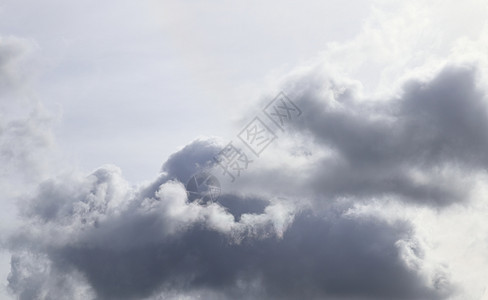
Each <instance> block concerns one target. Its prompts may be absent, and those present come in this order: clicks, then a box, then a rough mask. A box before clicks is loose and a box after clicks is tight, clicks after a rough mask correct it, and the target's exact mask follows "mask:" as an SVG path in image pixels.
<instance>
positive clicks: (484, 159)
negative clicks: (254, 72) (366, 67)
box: [0, 15, 488, 300]
mask: <svg viewBox="0 0 488 300" xmlns="http://www.w3.org/2000/svg"><path fill="white" fill-rule="evenodd" d="M409 16H411V15H409ZM414 19H415V18H414ZM387 23H388V22H387ZM400 23H401V22H400ZM383 25H385V26H386V25H388V24H383ZM422 26H426V25H422ZM422 26H421V27H422ZM386 27H388V26H386ZM406 27H408V26H407V25H405V24H403V23H401V26H400V29H401V28H406ZM406 29H407V28H406ZM382 30H384V28H383V29H382ZM392 32H393V33H395V30H392V31H391V32H390V31H388V32H386V33H385V34H386V36H387V37H388V38H387V39H386V40H388V39H389V38H392V39H393V38H394V36H395V34H392ZM402 32H403V31H402ZM404 33H405V34H407V35H408V34H409V32H408V31H405V32H404ZM374 36H376V32H375V30H372V29H371V28H369V29H368V28H367V30H366V34H365V35H363V36H360V38H359V39H357V40H355V41H354V42H352V43H351V44H350V45H345V46H344V47H336V48H334V45H332V48H333V49H332V51H330V52H329V56H327V58H330V57H332V56H330V55H332V54H338V53H339V54H340V53H341V52H344V51H345V52H347V51H350V50H347V49H349V48H352V49H353V50H354V51H356V50H357V51H358V52H359V53H360V52H361V49H363V47H364V46H365V45H366V44H367V41H368V40H369V38H370V37H374ZM0 42H3V44H0V79H1V80H2V81H3V83H1V84H0V87H9V88H11V87H12V86H14V85H15V84H16V83H15V82H17V81H18V79H19V78H20V77H21V76H20V75H19V74H20V73H16V72H17V70H18V69H19V67H18V66H16V64H17V62H18V59H17V57H19V55H20V56H22V53H23V51H24V50H22V49H24V48H23V47H24V46H25V45H26V44H25V43H24V42H19V40H15V39H7V40H6V39H4V40H0ZM384 42H385V38H381V37H380V38H378V40H375V43H374V44H373V46H372V47H371V46H370V47H371V49H374V50H375V49H377V48H381V49H382V50H383V51H384V52H381V53H383V54H385V55H383V54H380V55H379V56H380V57H377V59H379V60H380V61H381V62H384V61H383V60H382V58H383V57H382V55H383V56H391V57H388V59H385V61H386V62H388V61H390V60H391V59H393V58H395V57H397V56H398V55H399V54H398V53H397V54H395V53H391V52H389V51H386V50H385V49H384V48H385V47H383V46H382V44H383V43H384ZM376 43H377V44H376ZM393 43H394V42H393ZM335 46H337V45H335ZM355 47H357V49H356V48H355ZM400 48H401V47H400ZM344 49H346V50H344ZM358 49H359V50H358ZM393 50H395V49H393ZM393 50H392V51H393ZM334 51H337V52H334ZM354 51H352V52H354ZM399 51H400V52H399V53H400V54H404V53H408V52H409V49H408V48H406V49H403V48H401V49H400V50H399ZM393 52H394V51H393ZM15 53H17V54H18V55H17V54H15ZM331 53H332V54H331ZM386 54H388V55H386ZM390 54H391V55H390ZM361 59H364V57H361ZM410 63H412V60H411V59H409V60H407V62H405V61H404V62H403V63H402V62H399V63H398V65H397V66H396V67H395V68H393V69H389V70H387V72H386V74H395V75H398V73H397V69H401V68H403V67H405V66H407V65H409V64H410ZM353 64H355V63H353ZM441 65H442V67H439V68H437V69H435V70H432V69H431V70H429V72H426V74H421V75H419V74H415V75H412V74H409V76H406V77H405V78H403V79H402V80H400V81H399V80H397V77H396V76H394V77H395V78H394V79H392V81H395V82H396V83H395V86H394V87H392V90H393V92H391V93H389V94H387V95H383V94H381V95H380V94H377V95H373V94H363V93H362V89H361V85H360V84H358V82H355V81H353V80H350V79H344V78H341V77H340V76H339V75H336V74H335V73H334V72H324V71H323V64H322V63H321V64H319V66H314V67H313V68H310V69H307V70H306V71H303V70H302V69H300V70H299V71H297V72H296V73H292V74H291V75H289V76H288V77H287V78H286V80H285V81H284V83H283V85H282V87H283V89H284V90H285V92H286V93H287V94H288V95H289V96H290V98H292V99H293V101H295V103H296V104H297V105H298V106H299V107H300V109H301V110H302V115H303V117H302V118H300V119H298V120H296V122H295V123H293V124H291V126H290V127H289V128H287V132H286V133H285V134H283V135H281V136H280V137H279V138H278V139H277V142H276V143H275V144H274V145H272V146H270V147H269V148H268V149H267V151H266V153H264V154H263V155H262V156H261V157H260V160H259V163H258V164H253V165H252V166H251V167H250V168H249V170H246V174H243V176H242V177H240V178H238V182H236V183H235V184H234V185H228V186H226V187H225V188H224V189H223V190H222V195H221V196H220V197H219V198H218V199H217V200H216V201H209V202H203V201H198V200H196V201H190V200H193V199H189V198H188V195H187V191H186V190H185V183H186V182H187V181H188V179H189V178H190V177H191V176H192V175H193V174H195V173H197V172H199V171H202V170H206V171H209V170H210V171H211V170H214V171H215V170H217V169H212V168H213V167H214V162H213V156H214V155H215V154H217V153H218V152H219V151H220V150H221V149H222V147H223V146H224V145H225V143H224V142H222V140H220V139H217V138H203V137H202V138H199V139H197V140H195V141H193V142H191V143H189V144H188V145H186V146H185V147H183V148H181V149H180V150H179V151H177V152H176V153H174V154H173V155H171V156H170V157H169V158H168V160H167V161H166V162H164V164H163V166H162V168H161V172H160V174H159V175H158V176H157V177H156V178H154V179H153V180H152V181H150V182H146V183H143V184H140V185H136V186H134V185H132V184H131V183H129V182H128V181H127V180H126V179H124V177H123V175H122V172H121V170H120V169H119V168H118V167H116V166H112V165H104V166H102V167H100V168H98V169H96V170H95V171H93V172H91V173H89V174H86V173H83V172H68V173H65V174H62V175H58V176H51V177H50V178H47V179H45V180H42V182H41V183H39V184H38V185H36V190H35V192H33V193H25V194H23V196H22V197H19V198H20V199H19V201H18V207H19V212H20V221H21V226H19V227H18V228H16V229H15V230H12V231H10V232H5V233H3V232H2V233H3V234H2V235H3V236H4V237H2V239H1V243H2V247H3V248H5V249H8V250H9V251H10V252H11V253H12V256H11V261H10V275H9V277H8V288H9V290H10V292H11V293H12V295H13V296H14V297H17V298H19V299H181V298H188V299H194V298H200V299H346V300H366V299H450V298H453V299H454V298H455V297H456V296H459V295H460V296H459V297H461V298H462V297H464V298H466V297H469V296H471V295H473V294H476V293H471V294H470V293H466V291H465V290H463V289H466V287H469V285H467V284H466V282H467V281H469V279H470V278H468V279H466V278H460V276H459V275H458V274H456V273H457V272H456V271H458V270H463V271H465V272H466V268H467V267H465V269H462V268H461V267H459V265H460V263H459V262H456V261H455V260H453V259H452V256H453V255H451V256H449V255H446V254H445V252H446V251H445V247H446V246H445V245H446V244H447V245H452V244H454V243H456V244H458V243H457V241H459V240H460V238H459V237H460V236H462V235H463V234H465V233H466V232H470V233H471V232H472V231H473V229H472V228H478V225H479V224H481V223H483V222H481V221H479V220H481V219H482V218H484V215H483V213H484V212H485V211H488V209H487V208H486V205H485V206H483V205H481V204H480V202H479V201H480V199H483V198H484V195H486V191H484V190H483V188H480V185H481V186H483V185H482V184H480V180H479V179H480V178H481V179H483V176H486V174H485V173H486V167H487V164H488V156H487V154H486V151H485V150H486V148H487V146H488V139H487V137H486V134H485V131H486V128H487V127H488V126H487V125H488V114H487V103H488V102H487V100H488V99H487V96H486V89H485V88H484V87H483V84H482V83H481V80H480V78H482V76H483V74H482V71H481V70H480V69H477V68H476V66H478V64H476V63H471V64H467V63H455V64H454V63H453V64H450V63H447V64H441ZM19 76H20V77H19ZM399 77H401V76H399ZM399 77H398V78H399ZM381 80H385V79H384V78H383V79H381ZM381 80H380V81H381ZM386 81H389V79H388V80H386ZM6 89H7V88H6ZM2 95H3V94H2ZM2 97H3V96H2ZM2 99H4V98H2ZM48 119H49V118H47V117H45V116H44V115H42V114H40V113H39V110H35V111H33V112H31V113H30V114H28V116H24V118H14V119H12V120H9V121H7V122H6V121H3V120H0V155H1V157H2V158H3V159H4V160H5V161H6V162H8V163H7V167H8V166H11V165H16V167H15V168H16V169H18V170H25V169H29V168H31V167H35V166H36V164H37V163H40V162H41V161H42V160H43V159H41V158H40V157H39V156H37V154H36V153H37V152H36V151H37V150H36V149H37V148H43V147H46V146H47V145H49V143H50V139H49V137H50V135H49V129H47V128H46V127H48V122H49V121H48ZM299 143H302V144H301V145H298V144H299ZM9 164H10V165H9ZM219 171H220V170H219ZM9 172H10V171H9ZM19 172H20V171H19ZM216 172H217V171H216ZM215 174H217V173H215ZM219 174H220V175H219V176H220V177H219V178H221V179H226V178H225V175H222V173H221V172H219ZM473 198H476V199H477V201H478V202H476V205H477V206H476V209H477V210H479V211H478V212H477V214H475V213H474V212H473V211H471V210H470V209H469V208H467V209H465V210H466V212H465V213H463V217H459V212H460V211H462V209H460V207H463V205H465V206H468V207H469V205H472V203H473V202H472V201H473ZM446 211H447V213H446ZM426 216H427V217H426ZM445 216H447V217H448V218H449V219H450V218H456V220H457V222H459V223H462V222H466V220H467V219H469V218H470V217H472V216H476V220H472V223H469V222H467V223H466V224H469V226H468V225H463V226H458V227H459V228H462V230H461V229H459V231H458V232H456V239H455V241H453V239H450V237H446V233H445V232H443V230H446V228H451V229H452V225H450V226H451V227H449V226H447V225H446V224H447V223H448V221H450V220H447V219H446V218H447V217H445ZM425 219H428V220H425ZM436 222H438V223H439V224H441V225H439V224H436ZM485 223H486V222H485ZM425 224H428V225H429V226H427V227H428V228H423V227H422V226H423V225H425ZM484 227H486V226H484ZM484 227H483V230H484V231H482V232H480V233H479V234H477V235H475V236H474V237H473V238H472V239H471V241H472V243H471V244H470V245H468V246H465V247H464V248H463V246H459V245H457V247H458V248H459V249H458V250H456V251H457V252H456V253H455V254H456V255H457V256H461V254H459V253H461V252H462V251H463V250H466V249H468V250H470V252H469V253H475V254H477V255H478V256H480V254H479V253H484V252H483V251H482V250H484V249H488V248H487V247H484V248H483V247H481V248H476V247H477V245H479V244H480V243H481V244H483V243H484V244H486V242H484V241H485V240H486V239H485V235H484V233H486V232H488V230H486V228H484ZM429 231H432V232H434V233H435V234H432V232H429ZM446 240H447V241H448V242H446ZM443 247H444V248H443ZM470 247H472V248H470ZM473 249H475V250H473ZM480 249H481V250H480ZM434 254H439V256H438V257H433V256H434ZM478 262H479V261H476V263H478ZM482 263H483V262H481V263H480V264H482ZM486 264H487V265H488V263H486ZM466 265H467V266H473V265H476V264H474V263H473V262H470V263H468V264H466ZM468 269H469V268H468ZM476 274H484V273H482V272H477V273H476ZM477 284H478V285H479V283H477ZM466 295H469V296H466Z"/></svg>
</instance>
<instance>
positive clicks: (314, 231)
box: [8, 141, 451, 299]
mask: <svg viewBox="0 0 488 300" xmlns="http://www.w3.org/2000/svg"><path fill="white" fill-rule="evenodd" d="M210 144H212V142H211V141H207V142H203V141H197V142H194V143H193V144H192V146H191V147H188V148H184V149H182V150H181V152H180V153H179V154H178V153H177V154H175V155H173V156H172V157H171V158H170V159H169V160H168V162H167V163H166V164H165V170H167V171H168V174H173V173H172V171H171V170H173V169H172V167H168V166H174V165H177V163H178V162H179V163H185V164H187V165H188V166H195V165H196V164H195V160H194V159H195V158H197V159H198V160H197V161H204V162H205V161H207V156H208V155H210V154H211V152H212V151H209V148H212V147H208V145H210ZM200 147H201V148H202V154H198V153H199V151H198V149H199V148H200ZM188 149H192V151H190V152H187V150H188ZM182 153H183V154H182ZM184 153H190V154H189V155H188V157H187V156H186V155H185V154H184ZM173 159H176V160H175V161H172V160H173ZM200 159H201V160H200ZM185 170H186V171H187V173H188V174H190V173H192V172H193V170H192V169H191V167H188V168H187V169H185ZM168 174H165V175H162V176H161V177H159V178H157V179H156V180H155V181H154V182H153V183H149V184H147V185H146V186H144V187H141V188H137V189H134V187H130V186H128V185H127V182H125V181H124V180H123V179H122V177H121V174H120V170H118V169H117V168H115V167H110V166H106V167H103V168H101V169H99V170H97V171H95V172H94V173H92V174H91V175H89V176H87V177H76V176H73V178H66V177H64V178H59V179H56V180H54V179H53V180H50V181H47V182H46V183H44V184H42V185H41V186H40V187H39V191H38V194H37V196H36V197H34V198H32V199H28V200H26V202H25V203H24V204H23V207H24V208H25V209H24V210H23V215H24V217H25V218H26V224H30V225H29V226H27V227H24V229H23V230H20V231H19V232H17V233H16V234H14V235H13V236H11V238H10V239H9V241H8V245H9V247H10V248H11V249H12V251H14V252H16V253H19V252H21V251H24V252H27V253H30V255H31V256H29V257H27V258H25V257H22V256H20V257H19V256H15V255H14V256H13V258H12V266H13V268H12V272H11V276H10V281H9V284H10V285H9V286H10V288H11V290H12V291H13V292H15V293H16V295H30V296H32V297H39V296H40V295H46V294H53V295H55V292H56V290H57V289H61V288H63V289H64V290H65V291H66V293H67V294H69V295H71V297H72V298H75V299H76V298H78V299H81V298H82V297H81V296H77V295H79V294H80V293H81V292H80V290H81V291H82V292H84V294H83V293H82V294H83V295H91V294H90V293H94V295H95V296H93V295H92V296H90V297H89V296H85V297H88V298H96V299H142V298H147V297H157V295H167V294H172V293H173V294H174V293H175V292H176V293H178V291H179V292H180V293H182V292H183V291H184V292H191V293H194V294H195V295H198V294H202V295H213V296H212V297H214V296H218V297H221V298H222V299H229V298H232V299H297V298H304V297H305V298H307V299H323V298H336V299H392V298H395V299H419V298H422V299H441V298H442V297H443V296H444V295H446V294H448V293H449V292H450V289H451V286H450V284H449V283H448V280H446V282H447V283H446V284H445V286H437V287H436V286H434V285H433V284H432V283H431V282H427V281H425V280H424V279H423V278H422V277H420V276H419V275H418V274H417V273H416V271H415V270H412V269H410V268H409V267H407V265H406V264H405V263H404V262H403V260H402V258H401V251H400V248H399V246H398V242H399V241H408V240H410V239H413V238H414V232H413V231H412V229H411V228H410V226H409V224H408V223H406V222H403V223H396V224H387V223H385V222H382V221H379V220H376V219H374V218H367V217H353V216H349V217H346V216H344V215H343V212H344V211H345V210H347V207H342V208H341V207H339V206H333V207H332V208H329V209H327V210H314V211H313V212H312V211H311V210H308V209H307V210H302V211H301V212H299V211H292V213H293V214H294V218H293V219H292V221H291V223H289V225H288V226H286V228H285V230H284V231H283V232H282V235H279V234H278V233H277V232H278V230H277V226H279V225H277V224H278V223H279V221H280V220H282V218H283V216H284V215H286V214H288V213H286V212H285V214H282V213H281V211H282V210H283V209H282V208H280V207H279V206H278V207H276V206H273V205H276V200H273V199H260V198H252V197H249V198H243V197H242V196H237V195H232V194H224V195H223V196H222V197H221V199H220V200H219V201H220V203H221V204H222V205H225V206H228V208H227V211H229V212H226V211H225V208H224V207H221V206H219V205H217V204H209V205H205V206H201V205H199V204H197V203H187V202H186V203H185V202H184V199H183V200H182V198H181V196H182V194H181V192H184V191H183V187H182V185H181V184H180V183H177V182H174V181H171V180H169V181H168V178H171V177H172V176H171V175H168ZM164 178H166V179H164ZM156 185H159V187H158V189H157V190H154V187H155V186H156ZM151 191H152V192H151ZM151 193H152V194H151ZM183 196H184V194H183ZM278 205H279V203H278ZM273 209H274V210H273ZM276 213H278V214H276ZM263 220H264V221H263ZM276 222H278V223H276ZM414 250H415V251H413V252H414V253H421V252H422V251H421V250H422V249H421V248H418V249H414ZM32 257H41V258H42V259H41V260H40V261H41V262H42V261H44V263H47V264H48V265H49V268H47V269H46V270H40V271H38V272H31V276H29V277H25V278H24V277H22V276H20V275H19V274H23V272H28V271H29V270H28V268H30V267H29V266H31V265H32V263H29V261H32V259H33V258H32ZM416 258H417V259H419V260H422V257H421V255H419V256H418V257H416ZM39 259H40V258H39ZM34 261H35V259H34ZM46 272H48V273H49V274H47V273H46ZM63 274H65V275H69V276H73V278H80V279H79V281H80V282H81V283H80V285H79V287H78V289H77V290H76V291H75V290H74V289H73V287H71V283H66V286H65V284H64V283H63V282H56V283H53V282H50V281H49V282H48V279H47V278H61V277H62V276H63ZM76 276H78V277H76ZM80 276H81V277H80ZM434 278H435V279H436V280H438V279H439V278H441V279H443V278H444V274H442V273H438V274H437V275H436V276H434ZM29 282H34V283H36V285H31V284H28V283H29ZM35 287H37V288H35ZM25 297H29V296H25Z"/></svg>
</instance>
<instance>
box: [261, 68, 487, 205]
mask: <svg viewBox="0 0 488 300" xmlns="http://www.w3.org/2000/svg"><path fill="white" fill-rule="evenodd" d="M478 78H479V72H478V71H477V70H476V68H474V67H472V66H470V65H448V66H446V67H444V68H443V69H441V70H440V71H439V72H437V73H434V75H433V76H432V77H431V78H429V79H428V80H420V79H417V78H413V79H410V80H408V81H406V82H405V83H404V84H403V85H402V86H401V88H400V89H399V91H398V92H397V96H393V97H390V98H387V99H367V98H364V97H363V96H361V93H360V91H359V90H358V89H357V87H356V86H354V85H351V84H349V83H347V82H341V80H340V79H337V78H334V77H331V76H330V75H322V74H320V73H317V72H316V71H315V70H312V71H310V73H309V74H304V75H303V74H302V77H301V79H298V80H297V78H296V77H292V79H291V80H290V81H289V82H288V83H287V84H285V88H286V90H287V92H288V93H289V94H291V95H293V97H292V98H293V99H295V101H296V102H297V104H298V105H299V106H300V108H301V109H302V110H303V116H304V117H303V118H301V119H299V120H297V121H296V122H295V123H293V124H294V125H295V128H294V134H295V136H297V135H298V136H307V137H309V138H311V139H313V142H312V143H311V147H314V148H315V150H310V151H309V152H310V153H314V154H313V155H311V158H310V159H309V160H310V165H312V164H313V167H312V168H310V167H309V168H308V170H309V172H307V173H304V174H303V173H302V174H300V175H299V176H297V180H301V181H302V187H301V188H300V190H303V191H315V194H316V195H318V197H319V198H320V199H324V200H330V199H338V198H341V197H354V198H363V199H369V198H371V197H385V196H386V197H395V198H397V199H402V200H403V201H407V202H412V203H416V204H422V205H431V206H436V207H441V206H446V205H449V204H451V203H455V202H463V201H465V200H467V199H469V191H470V188H471V187H472V186H471V185H470V184H469V182H468V181H467V180H466V176H467V175H469V174H472V175H475V174H479V173H480V172H483V171H484V170H486V167H487V166H488V156H487V154H486V151H485V150H486V148H487V146H488V139H487V137H486V134H485V131H486V128H488V114H487V113H488V106H487V97H486V94H485V93H484V92H483V90H482V89H481V88H480V87H479V84H478ZM317 145H319V147H318V148H319V151H320V150H322V153H323V155H322V157H321V156H320V155H319V153H320V152H319V153H317ZM313 157H316V158H315V159H314V158H313ZM287 159H288V160H291V161H293V159H294V158H293V156H291V155H289V157H288V158H287ZM278 168H279V166H278ZM271 172H276V173H279V170H277V169H276V168H274V169H272V170H270V171H269V172H265V174H264V175H262V177H263V178H264V177H266V176H270V175H269V173H271ZM295 175H297V173H295ZM257 176H259V175H257ZM284 180H290V179H289V178H286V179H284ZM279 184H281V185H285V186H286V182H281V183H279Z"/></svg>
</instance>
